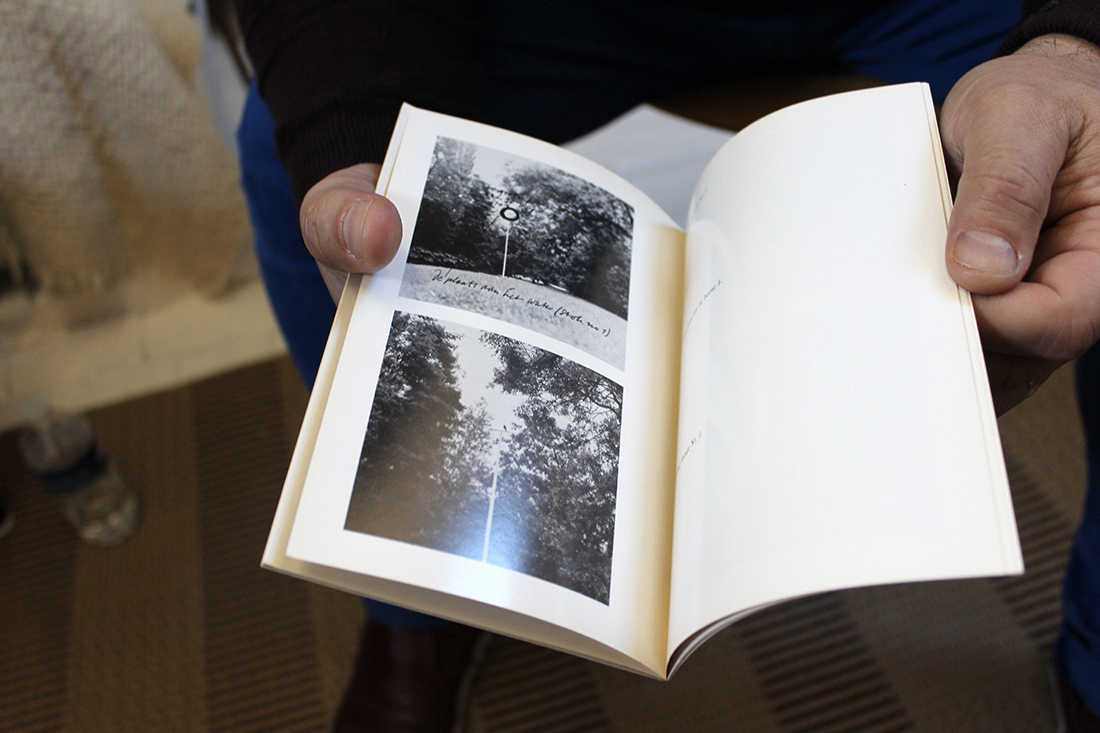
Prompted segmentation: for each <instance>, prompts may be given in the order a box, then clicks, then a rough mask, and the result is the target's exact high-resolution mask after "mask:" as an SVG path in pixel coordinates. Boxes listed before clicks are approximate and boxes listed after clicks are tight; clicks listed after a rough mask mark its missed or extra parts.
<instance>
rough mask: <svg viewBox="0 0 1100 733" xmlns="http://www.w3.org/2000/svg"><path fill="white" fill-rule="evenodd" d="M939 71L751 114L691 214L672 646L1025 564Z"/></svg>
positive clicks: (705, 181) (710, 172) (702, 186)
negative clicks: (808, 605)
mask: <svg viewBox="0 0 1100 733" xmlns="http://www.w3.org/2000/svg"><path fill="white" fill-rule="evenodd" d="M939 145H940V143H939V137H938V133H937V128H936V122H935V116H934V110H933V107H932V103H931V100H930V98H929V97H928V95H927V91H926V89H925V88H924V86H923V85H920V84H911V85H901V86H895V87H883V88H879V89H872V90H866V91H859V92H853V93H849V94H842V95H836V96H833V97H827V98H822V99H819V100H814V101H811V102H807V103H803V104H800V105H796V106H794V107H790V108H787V109H785V110H781V111H779V112H777V113H775V114H773V115H771V116H769V117H766V118H764V119H763V120H761V121H759V122H757V123H755V124H753V125H751V126H750V127H748V128H746V129H745V130H743V131H742V132H741V133H739V134H738V135H737V136H736V137H735V138H734V139H733V141H732V142H730V143H728V144H727V145H726V146H725V147H724V148H723V149H722V150H721V151H720V152H719V154H718V155H717V156H716V158H715V159H714V160H713V161H712V162H711V164H710V166H709V167H708V168H707V171H706V173H705V174H704V176H703V178H702V179H701V181H700V183H699V186H698V188H697V189H696V193H695V196H694V199H693V211H692V218H691V221H690V224H689V228H688V244H687V247H688V254H687V265H686V267H687V280H688V286H687V293H686V296H685V312H684V334H685V335H684V357H683V378H682V384H683V387H682V389H683V391H682V401H681V405H682V407H681V421H680V425H681V429H680V436H679V451H678V455H677V472H678V483H677V504H676V519H675V537H676V542H675V549H674V569H673V592H672V611H671V616H672V620H671V625H672V630H671V632H670V654H671V653H672V650H673V649H675V648H676V647H677V646H679V645H680V644H681V643H683V642H684V641H685V640H686V639H688V638H689V637H691V635H692V634H694V633H695V632H697V631H698V630H700V629H703V628H705V627H707V626H708V625H710V624H713V623H715V622H717V621H718V620H719V619H722V618H724V617H726V616H728V615H730V614H733V613H736V612H738V611H741V610H744V609H749V608H753V607H756V606H759V605H761V604H765V603H768V602H771V601H775V600H778V599H784V598H791V597H796V596H801V595H805V594H809V593H815V592H819V591H825V590H831V589H838V588H846V587H853V586H862V585H870V584H881V583H894V582H903V581H916V580H925V579H937V578H959V577H970V576H985V575H997V574H1005V573H1012V572H1021V571H1022V562H1021V558H1020V551H1019V543H1018V540H1017V537H1016V533H1015V526H1014V519H1013V513H1012V507H1011V502H1010V499H1009V494H1008V487H1007V480H1006V476H1005V471H1004V464H1003V458H1002V456H1001V452H1000V444H999V439H998V435H997V429H996V422H995V419H994V415H993V409H992V404H991V401H990V397H989V394H988V387H987V384H986V381H985V371H984V362H983V360H982V352H981V346H980V343H979V340H978V333H977V329H976V327H975V322H974V317H973V312H972V308H971V304H970V301H969V296H968V295H967V293H965V292H963V291H961V290H960V289H959V288H958V287H956V286H955V285H954V283H953V282H952V281H951V279H950V278H949V277H948V274H947V270H946V266H945V264H944V242H945V239H946V221H947V215H948V212H949V208H950V193H949V189H948V186H947V182H946V176H945V174H944V170H943V167H942V160H941V158H940V155H939Z"/></svg>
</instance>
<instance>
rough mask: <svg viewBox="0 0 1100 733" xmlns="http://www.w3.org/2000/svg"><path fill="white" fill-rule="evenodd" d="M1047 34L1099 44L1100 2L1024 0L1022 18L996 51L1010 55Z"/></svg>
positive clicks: (1093, 0) (1095, 0)
mask: <svg viewBox="0 0 1100 733" xmlns="http://www.w3.org/2000/svg"><path fill="white" fill-rule="evenodd" d="M1048 33H1064V34H1067V35H1071V36H1077V37H1078V38H1082V39H1084V40H1086V41H1089V42H1090V43H1092V44H1095V45H1097V46H1100V2H1097V0H1025V2H1024V13H1023V18H1022V19H1021V20H1020V22H1019V23H1018V24H1017V25H1016V27H1015V28H1014V29H1013V30H1012V33H1010V34H1009V35H1008V38H1006V39H1005V41H1004V43H1002V44H1001V47H1000V48H999V49H997V54H998V55H1002V56H1003V55H1007V54H1010V53H1012V52H1013V51H1015V50H1017V49H1018V48H1020V46H1023V45H1024V44H1025V43H1027V42H1028V41H1030V40H1033V39H1035V38H1038V37H1039V36H1042V35H1046V34H1048Z"/></svg>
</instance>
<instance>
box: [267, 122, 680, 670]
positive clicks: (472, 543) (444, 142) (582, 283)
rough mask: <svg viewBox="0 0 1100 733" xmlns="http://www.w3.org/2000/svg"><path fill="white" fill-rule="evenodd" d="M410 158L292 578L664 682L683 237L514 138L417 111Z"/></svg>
mask: <svg viewBox="0 0 1100 733" xmlns="http://www.w3.org/2000/svg"><path fill="white" fill-rule="evenodd" d="M397 141H399V144H398V142H397ZM394 150H396V151H397V154H396V157H395V158H394V159H393V160H392V161H390V160H388V161H387V170H388V171H389V179H388V184H387V185H386V186H385V189H384V191H385V194H386V196H387V197H388V198H389V199H390V200H391V201H393V202H394V204H395V205H396V206H397V207H398V209H399V211H400V212H401V216H402V221H403V223H404V239H403V241H402V245H401V249H400V252H399V254H398V256H397V258H396V259H395V261H394V263H393V264H391V265H390V266H389V267H387V268H385V269H384V270H383V271H381V272H380V273H378V274H376V275H374V276H372V277H367V278H363V279H362V282H361V284H360V287H359V291H358V293H357V294H356V296H355V300H354V306H353V307H351V309H350V313H349V314H347V315H346V316H345V321H346V324H345V326H346V327H345V329H344V333H343V336H342V341H341V345H340V351H339V358H338V361H337V362H336V364H335V366H334V367H333V369H332V377H331V386H330V387H328V392H327V396H326V398H325V405H324V408H323V414H321V415H320V417H319V418H318V420H317V422H318V424H317V425H316V432H315V439H314V440H313V441H312V443H313V447H312V452H311V455H310V456H309V461H308V467H306V468H304V469H302V470H301V473H302V474H303V475H304V477H303V478H302V479H301V490H300V497H299V499H298V501H297V505H296V506H295V507H294V518H293V527H292V528H291V530H290V535H289V539H288V540H287V542H286V548H285V556H286V558H288V563H285V564H288V565H289V564H293V563H295V562H297V563H303V564H304V565H302V566H298V569H299V570H306V569H311V568H316V567H321V568H323V570H321V571H320V572H312V570H311V574H312V575H313V576H314V577H317V576H322V577H318V579H319V580H321V581H322V582H328V583H330V584H333V585H337V586H340V587H346V588H348V589H351V590H355V591H357V592H365V593H367V594H368V595H371V596H372V597H377V598H379V599H381V600H386V601H389V602H396V603H399V604H401V605H407V606H411V607H416V608H418V609H419V610H425V611H428V612H430V613H435V614H437V615H442V616H445V617H449V618H454V619H456V620H461V621H464V622H467V623H473V624H475V625H480V626H486V627H489V628H492V629H494V630H498V631H501V632H503V633H508V634H511V635H513V636H520V637H521V638H530V639H532V640H537V641H539V642H540V643H544V644H547V645H550V646H556V647H558V648H563V649H566V650H569V651H573V652H575V653H579V654H582V655H585V656H591V657H594V658H600V659H602V660H603V661H608V662H609V663H613V664H618V665H620V666H627V667H630V668H633V669H635V671H644V672H647V673H649V674H655V675H660V674H663V671H664V652H665V645H666V639H667V597H668V582H669V581H668V576H669V564H670V547H671V488H672V483H673V477H672V464H673V455H674V445H675V430H676V419H675V404H676V400H677V396H678V395H677V391H678V387H677V384H678V374H677V369H678V354H677V351H678V338H679V321H680V304H681V303H682V298H683V296H682V255H683V234H682V233H681V232H680V231H679V230H677V229H676V228H675V226H674V224H673V222H672V221H671V220H670V219H669V218H668V217H667V215H665V214H664V213H663V212H661V211H660V209H658V208H657V207H656V205H654V204H653V203H652V202H650V201H649V200H648V199H647V198H646V197H645V196H644V195H643V194H641V193H640V192H639V191H638V190H637V189H635V188H634V187H633V186H631V185H629V184H627V183H626V182H625V181H623V180H621V179H619V178H618V177H616V176H614V175H612V174H610V173H609V172H607V171H605V170H603V169H601V168H600V167H599V166H596V165H595V164H593V163H591V162H590V161H587V160H585V159H583V158H581V157H580V156H577V155H575V154H572V153H569V152H567V151H564V150H561V149H560V148H557V147H555V146H551V145H548V144H545V143H541V142H539V141H535V140H532V139H529V138H525V137H523V136H519V135H515V134H513V133H507V132H504V131H501V130H495V129H493V128H489V127H486V126H483V125H478V124H475V123H471V122H467V121H464V120H458V119H455V118H449V117H445V116H443V115H436V114H433V113H428V112H423V111H421V110H415V109H413V108H406V109H405V110H404V111H403V113H402V118H401V120H400V121H399V124H398V131H397V132H396V133H395V144H394V145H391V153H392V152H393V151H394ZM345 310H346V309H345ZM311 407H312V405H311ZM303 434H305V431H303ZM288 511H289V509H288ZM277 521H278V519H277ZM348 573H354V574H356V576H361V577H362V578H363V579H362V580H354V581H353V582H346V581H348V575H347V574H348ZM498 609H504V610H503V611H501V610H498Z"/></svg>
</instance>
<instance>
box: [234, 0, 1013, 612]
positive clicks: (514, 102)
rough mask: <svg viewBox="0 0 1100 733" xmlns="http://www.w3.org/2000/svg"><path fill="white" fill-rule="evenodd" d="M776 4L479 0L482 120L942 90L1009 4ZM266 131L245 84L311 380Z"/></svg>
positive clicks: (310, 356)
mask: <svg viewBox="0 0 1100 733" xmlns="http://www.w3.org/2000/svg"><path fill="white" fill-rule="evenodd" d="M777 4H778V5H780V6H783V5H787V6H788V7H787V8H786V9H784V10H760V11H756V12H753V13H750V14H747V15H736V16H735V15H729V14H726V13H722V12H717V11H712V10H704V9H700V8H691V7H683V6H679V5H675V4H670V3H668V2H664V1H662V0H547V2H544V3H511V2H507V1H506V0H484V1H483V2H482V6H483V7H482V15H483V18H484V35H483V48H482V58H483V61H484V79H483V84H482V87H481V90H480V92H479V94H478V98H477V107H478V109H479V111H480V113H481V116H482V119H483V120H484V121H486V122H489V123H491V124H495V125H497V126H500V127H506V128H510V129H514V130H518V131H520V132H524V133H527V134H530V135H535V136H538V137H542V138H544V139H547V140H550V141H552V142H564V141H566V140H569V139H571V138H574V137H578V136H579V135H581V134H583V133H586V132H588V131H590V130H592V129H593V128H595V127H597V126H599V125H600V124H602V123H604V122H607V121H608V120H610V119H612V118H614V117H615V116H617V115H618V114H620V113H622V112H624V111H626V110H628V109H630V108H631V107H633V106H635V105H637V104H639V103H641V102H646V101H652V100H654V99H659V98H661V97H664V96H667V95H669V94H672V93H674V92H677V91H681V90H683V89H685V88H688V87H691V86H695V85H700V84H705V83H708V82H714V81H719V80H721V79H722V78H728V77H730V76H731V75H733V74H737V73H742V74H743V73H749V72H753V71H763V70H774V69H781V68H784V67H806V66H808V65H816V66H818V67H821V66H826V67H828V66H834V67H837V68H849V69H852V70H854V71H857V72H861V73H864V74H867V75H869V76H872V77H877V78H879V79H881V80H883V81H885V82H889V83H900V82H907V81H917V80H923V81H927V82H929V84H930V85H931V87H932V93H933V97H934V98H935V99H936V101H937V102H942V101H943V98H944V97H945V96H946V94H947V92H948V91H949V90H950V88H951V86H952V85H953V84H954V83H955V81H956V80H957V79H958V78H959V77H960V76H961V75H962V74H964V73H965V72H966V71H968V70H969V69H970V68H972V67H973V66H976V65H977V64H979V63H981V62H983V61H985V60H987V59H988V58H989V57H990V55H991V54H992V53H993V51H994V50H995V49H996V47H997V45H998V44H999V43H1000V40H1001V39H1002V38H1003V37H1004V36H1005V35H1006V34H1007V33H1008V31H1009V29H1010V28H1011V27H1012V26H1013V24H1014V23H1015V22H1016V20H1017V18H1018V17H1019V12H1020V6H1019V1H1018V0H895V1H894V2H891V3H886V4H883V3H881V2H877V1H876V0H837V1H836V2H834V3H832V4H829V5H828V6H827V7H826V6H825V4H822V3H815V2H800V0H788V2H786V3H784V2H780V3H777ZM801 4H805V5H806V7H805V8H800V7H798V6H799V5H801ZM273 132H274V124H273V122H272V119H271V115H270V113H269V112H268V110H267V108H266V106H265V105H264V103H263V101H262V100H261V99H260V97H259V94H258V92H257V88H256V85H255V83H254V84H253V85H252V87H251V88H250V89H249V94H248V98H247V102H246V104H245V109H244V115H243V118H242V121H241V126H240V130H239V133H238V139H239V146H238V147H239V151H240V162H241V169H242V183H243V186H244V190H245V196H246V199H247V201H248V207H249V211H250V215H251V218H252V224H253V228H254V231H255V239H256V245H255V246H256V253H257V256H258V258H259V262H260V270H261V274H262V276H263V279H264V284H265V286H266V288H267V292H268V296H269V298H270V301H271V305H272V309H273V310H274V312H275V316H276V319H277V320H278V322H279V325H280V327H281V329H282V331H283V336H284V337H285V338H286V341H287V344H288V346H289V349H290V353H291V356H292V358H293V359H294V362H295V364H296V365H297V367H298V370H299V372H300V373H301V375H302V378H303V380H304V381H305V383H306V384H307V385H312V384H313V381H314V379H315V378H316V376H317V367H318V364H319V363H320V360H321V354H322V353H323V351H324V347H325V342H326V339H327V337H328V331H329V327H330V325H331V323H332V318H333V316H334V315H335V312H336V309H335V307H334V305H333V303H332V300H331V298H330V297H329V294H328V291H327V289H326V288H325V285H324V282H323V281H322V279H321V275H320V273H319V272H318V270H317V266H316V264H315V263H314V262H313V259H312V258H311V257H310V255H309V253H308V252H307V251H306V249H305V246H304V245H303V243H302V240H301V236H300V234H299V231H298V210H297V205H296V203H295V201H294V197H293V194H292V193H291V189H290V181H289V179H288V177H287V174H286V171H285V169H283V167H282V165H281V164H280V163H279V160H278V156H277V154H276V151H275V144H274V138H273ZM367 610H368V612H369V613H370V614H371V616H372V617H373V618H375V619H376V620H380V621H382V622H383V623H387V624H389V625H393V626H401V627H430V626H433V625H436V624H438V623H441V622H439V621H438V620H435V619H432V618H431V617H428V616H424V615H422V614H415V613H413V612H411V611H405V610H403V609H398V608H395V607H393V606H388V605H386V604H380V603H376V602H373V601H368V602H367Z"/></svg>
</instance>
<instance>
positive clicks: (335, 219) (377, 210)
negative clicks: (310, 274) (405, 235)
mask: <svg viewBox="0 0 1100 733" xmlns="http://www.w3.org/2000/svg"><path fill="white" fill-rule="evenodd" d="M378 172H379V166H377V165H375V164H361V165H355V166H352V167H350V168H345V169H343V170H340V171H336V172H335V173H332V174H330V175H328V176H327V177H325V178H323V179H322V180H321V181H319V182H318V183H317V184H316V185H314V186H313V188H311V189H310V190H309V191H308V192H307V193H306V196H305V198H304V199H303V201H302V208H301V211H300V213H299V224H300V226H301V228H302V239H303V240H305V243H306V248H307V249H309V251H310V254H312V255H313V257H314V259H316V260H317V262H318V264H320V265H323V266H325V267H329V268H331V269H333V270H338V271H343V272H359V273H371V272H376V271H377V270H380V269H382V268H383V267H385V266H386V265H387V264H389V262H390V260H392V259H393V256H394V254H396V253H397V248H398V246H399V245H400V244H401V217H400V215H399V214H398V212H397V208H396V207H395V206H394V205H393V203H391V202H390V201H389V199H387V198H386V197H384V196H382V195H380V194H378V193H375V190H374V189H375V185H376V184H377V182H378Z"/></svg>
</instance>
